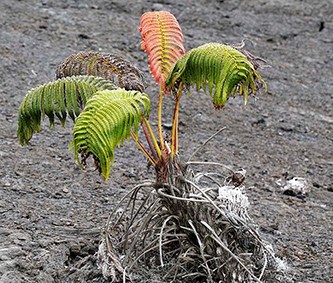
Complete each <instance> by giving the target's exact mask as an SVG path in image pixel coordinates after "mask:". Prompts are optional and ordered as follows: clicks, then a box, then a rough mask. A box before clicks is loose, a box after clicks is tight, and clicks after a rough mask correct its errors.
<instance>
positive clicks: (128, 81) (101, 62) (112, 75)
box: [56, 52, 145, 92]
mask: <svg viewBox="0 0 333 283" xmlns="http://www.w3.org/2000/svg"><path fill="white" fill-rule="evenodd" d="M78 75H89V76H96V77H102V78H104V79H108V80H110V81H112V82H113V83H115V84H117V85H118V86H119V87H121V88H124V89H126V90H138V91H141V92H142V91H144V88H145V87H144V82H143V75H142V73H141V72H140V70H139V69H138V68H136V67H135V66H134V65H133V64H131V63H130V62H128V61H126V60H125V59H123V58H120V57H118V56H114V55H112V54H109V53H99V52H78V53H76V54H72V55H70V56H69V57H67V58H66V59H65V61H64V62H63V63H62V64H60V65H59V66H58V68H57V71H56V76H57V78H63V77H68V76H78Z"/></svg>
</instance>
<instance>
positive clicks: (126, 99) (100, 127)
mask: <svg viewBox="0 0 333 283" xmlns="http://www.w3.org/2000/svg"><path fill="white" fill-rule="evenodd" d="M149 111H150V100H149V98H148V96H147V95H146V94H143V93H141V92H138V91H126V90H124V89H117V90H104V91H99V92H97V93H96V94H95V95H94V96H93V97H92V98H91V99H90V100H89V101H88V102H87V104H86V107H85V108H84V110H83V111H82V113H81V114H80V116H79V117H78V118H77V119H76V122H75V125H74V129H73V142H72V146H73V148H74V155H75V159H76V160H77V161H79V158H78V155H79V153H80V154H81V163H82V164H84V163H85V160H86V159H87V157H88V156H89V155H93V157H94V159H95V161H96V162H97V166H98V168H99V169H100V171H101V173H102V176H103V177H104V178H105V179H107V178H108V176H109V174H110V170H111V164H112V163H113V159H114V149H115V147H116V146H118V145H120V144H122V143H123V142H124V140H125V139H127V138H129V137H130V134H131V131H132V130H133V131H134V133H137V131H138V126H139V123H140V118H141V116H142V115H145V116H147V115H148V114H149Z"/></svg>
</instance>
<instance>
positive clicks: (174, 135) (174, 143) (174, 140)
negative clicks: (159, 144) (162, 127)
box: [170, 82, 183, 159]
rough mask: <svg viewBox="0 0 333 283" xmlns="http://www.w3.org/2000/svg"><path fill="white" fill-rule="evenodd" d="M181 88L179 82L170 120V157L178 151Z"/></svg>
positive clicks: (181, 84) (181, 85)
mask: <svg viewBox="0 0 333 283" xmlns="http://www.w3.org/2000/svg"><path fill="white" fill-rule="evenodd" d="M182 90H183V82H181V83H180V85H179V88H178V91H177V94H176V102H175V109H174V112H173V120H172V128H171V141H170V143H171V146H170V148H171V159H173V158H174V156H175V155H176V154H177V153H178V117H179V103H180V96H181V94H182Z"/></svg>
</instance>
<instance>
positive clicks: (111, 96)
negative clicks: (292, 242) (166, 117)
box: [17, 11, 270, 282]
mask: <svg viewBox="0 0 333 283" xmlns="http://www.w3.org/2000/svg"><path fill="white" fill-rule="evenodd" d="M139 32H141V35H142V48H143V49H144V50H145V51H146V52H147V54H148V58H149V65H150V71H151V74H152V75H153V77H154V78H155V80H156V83H157V84H158V85H159V95H158V109H157V117H158V121H157V135H155V133H154V131H153V128H152V127H151V124H150V121H149V114H150V98H149V95H147V94H145V93H144V85H145V83H144V81H143V76H142V73H141V72H140V71H139V70H138V69H137V68H136V67H135V66H134V65H133V64H131V63H130V62H128V61H126V60H124V59H122V58H120V57H117V56H114V55H112V54H105V53H98V52H79V53H76V54H73V55H71V56H69V57H68V58H67V59H65V61H64V62H63V63H62V64H60V65H59V67H58V68H57V71H56V77H57V80H55V81H53V82H50V83H47V84H45V85H42V86H39V87H37V88H35V89H32V90H30V91H29V92H28V94H27V95H26V96H25V98H24V99H23V102H22V103H21V106H20V108H19V113H18V116H19V118H18V130H17V135H18V137H19V140H20V143H21V144H22V145H24V144H28V143H29V141H30V139H31V138H32V136H33V134H35V133H38V132H40V131H41V120H42V119H43V118H44V117H45V115H46V116H47V117H48V119H49V122H50V126H53V125H54V124H55V119H56V118H58V119H59V121H60V122H61V124H62V125H63V126H64V125H65V121H66V118H67V117H68V116H69V117H70V118H71V119H72V120H73V121H74V128H73V140H72V143H71V147H72V148H73V150H74V157H75V159H76V160H77V161H78V162H79V163H80V164H81V165H82V166H83V167H84V166H85V164H86V160H87V158H88V157H89V156H92V157H93V158H94V160H95V164H96V166H97V168H98V169H99V171H100V172H101V174H102V176H103V177H104V178H105V179H108V177H109V175H110V171H111V167H112V163H113V160H114V155H115V154H114V151H115V149H116V148H117V146H119V145H122V144H123V142H124V141H125V140H126V139H129V138H132V139H133V140H134V141H135V143H136V145H137V146H138V148H139V149H140V150H141V151H142V153H143V154H144V156H145V157H146V158H147V159H148V162H149V163H150V165H152V166H153V167H154V168H155V170H156V180H155V181H154V182H148V183H144V184H141V185H138V186H137V187H135V188H134V189H133V191H132V192H131V193H129V195H130V196H131V197H130V200H129V202H128V204H126V205H125V209H124V213H123V214H121V215H120V216H119V217H118V218H116V220H115V221H114V222H113V224H112V223H111V222H112V221H111V220H110V221H109V223H108V226H107V227H108V228H107V229H106V232H105V235H104V236H103V240H102V243H101V247H100V252H99V253H100V258H101V259H102V262H104V264H103V263H102V264H101V266H102V270H103V275H104V276H105V277H112V279H113V280H116V279H117V275H116V274H117V271H118V272H122V273H125V270H126V269H131V268H132V267H133V266H134V265H135V263H137V262H140V260H141V259H142V257H143V255H145V256H146V255H148V254H150V255H151V256H153V257H155V256H157V257H158V258H159V261H160V263H161V265H162V266H163V265H164V261H165V260H168V261H169V262H176V263H177V264H176V266H178V269H177V270H174V271H175V272H174V273H173V274H176V275H172V276H176V277H177V274H178V273H180V274H181V273H182V272H179V270H185V271H186V272H188V273H189V277H200V278H202V277H203V275H204V274H206V275H205V276H206V277H205V276H204V277H205V280H206V279H207V280H208V281H209V282H217V281H219V280H222V281H223V282H231V281H232V280H234V279H233V278H234V277H235V273H234V272H236V271H237V272H238V274H239V277H242V278H243V279H244V281H242V282H253V281H251V280H254V281H260V280H261V279H262V278H263V276H264V273H265V269H266V267H267V264H264V265H260V264H261V263H262V262H265V261H267V257H268V254H270V251H268V249H266V247H265V245H264V244H263V241H261V239H260V237H259V235H257V232H256V230H255V229H254V228H252V226H251V225H250V224H249V223H248V222H249V221H250V220H249V218H248V216H247V212H246V208H244V203H246V201H247V200H246V199H245V197H244V196H242V194H241V193H239V194H240V196H241V200H240V199H239V198H240V196H239V195H238V197H235V199H233V201H234V202H231V200H230V195H229V193H221V192H222V191H223V190H222V189H223V188H224V186H223V185H221V184H220V183H219V182H217V181H214V180H215V179H213V178H211V177H207V176H208V175H207V176H206V175H204V174H201V175H200V174H199V175H195V176H194V175H193V172H192V171H191V169H190V168H189V167H190V165H191V162H187V163H184V162H182V160H181V158H180V157H179V156H178V119H179V118H178V117H179V114H178V113H179V104H180V97H181V95H182V93H183V92H184V91H186V90H189V89H190V88H191V87H192V86H195V87H196V89H197V90H199V89H203V90H204V91H208V93H209V95H210V96H211V97H212V102H213V105H214V107H215V108H217V109H220V108H222V109H223V108H224V107H225V105H226V104H227V101H228V99H229V97H230V96H236V95H237V94H238V95H244V100H245V103H246V102H247V100H248V96H249V95H250V94H253V95H255V94H256V93H257V91H258V89H260V88H261V87H262V86H265V87H266V84H265V82H264V81H263V79H262V77H261V76H260V75H259V73H258V71H257V69H258V67H259V63H258V60H257V58H256V57H254V56H253V55H251V54H250V53H249V52H247V51H245V50H244V49H243V48H242V47H241V46H238V47H236V46H230V45H226V44H222V43H208V44H204V45H202V46H199V47H197V48H194V49H192V50H190V51H188V52H187V53H186V52H185V48H184V45H183V34H182V30H181V28H180V26H179V23H178V22H177V20H176V18H175V17H174V16H173V15H172V14H171V13H169V12H166V11H157V12H147V13H145V14H143V15H142V16H141V19H140V26H139ZM170 93H171V95H173V96H174V97H175V99H174V101H175V104H174V112H173V120H172V128H171V135H170V139H169V140H166V138H165V137H164V135H163V131H162V110H163V99H164V98H165V97H166V96H167V95H170ZM139 127H141V128H142V133H143V135H144V139H145V140H146V143H143V142H142V138H141V137H139ZM216 164H217V163H215V165H216ZM192 165H193V163H192ZM229 171H231V176H228V177H226V178H225V179H224V182H223V183H222V184H225V183H227V184H229V185H232V184H234V188H236V187H238V186H239V185H240V184H241V183H242V181H243V179H244V174H243V173H241V174H240V173H239V172H238V173H237V172H233V171H232V170H229ZM237 174H238V175H237ZM239 174H240V176H241V177H239ZM193 176H194V177H193ZM206 177H207V178H208V180H210V181H212V180H213V185H212V186H213V187H211V188H210V189H209V190H206V189H203V188H202V185H200V180H201V179H203V178H206ZM147 187H149V188H152V190H148V193H147V197H146V198H145V200H144V201H143V202H141V204H140V205H139V206H138V207H139V208H138V209H136V207H137V206H136V204H138V202H139V201H138V200H137V197H136V196H137V193H138V190H140V189H145V188H147ZM226 195H228V197H226ZM236 195H237V194H236ZM236 198H237V199H236ZM244 199H245V200H244ZM121 204H124V201H121V202H120V203H119V205H121ZM129 208H131V210H130V212H129V215H130V216H129V219H130V221H126V225H121V227H122V228H121V229H120V228H119V227H118V228H117V229H116V228H115V227H116V226H117V225H118V224H119V223H120V222H122V220H123V219H124V214H125V213H126V212H127V211H128V210H129ZM226 209H227V212H226V211H225V210H226ZM228 209H229V210H228ZM115 211H116V210H115ZM141 214H145V218H144V219H143V220H142V219H141V218H138V216H140V215H141ZM110 219H112V217H110ZM119 230H121V231H122V233H121V234H119V235H112V231H119ZM207 235H209V236H207ZM231 235H233V236H231ZM222 239H223V240H222ZM238 240H239V241H238ZM111 242H112V243H111ZM110 243H111V244H110ZM228 245H229V246H228ZM114 246H116V247H117V248H115V247H114ZM251 249H252V250H251ZM155 250H157V251H158V252H154V251H155ZM223 251H224V252H225V256H222V254H223ZM120 254H123V255H125V256H120ZM157 254H158V255H157ZM164 254H165V259H163V255H164ZM247 254H252V259H254V258H255V259H256V260H257V261H256V262H255V263H253V260H252V262H251V260H250V259H249V258H245V256H244V255H247ZM120 258H122V260H121V259H120ZM133 258H134V260H133ZM175 258H176V259H175ZM130 259H132V261H131V260H130ZM194 267H197V269H198V270H195V271H194V269H193V268H194ZM167 274H170V272H169V273H167ZM183 275H184V274H183ZM183 275H182V276H183ZM125 277H126V276H125ZM247 280H248V281H247Z"/></svg>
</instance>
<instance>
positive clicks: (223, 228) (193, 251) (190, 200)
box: [98, 169, 279, 283]
mask: <svg viewBox="0 0 333 283" xmlns="http://www.w3.org/2000/svg"><path fill="white" fill-rule="evenodd" d="M237 174H238V176H237ZM242 176H243V177H244V176H245V174H244V172H243V171H239V172H234V173H233V174H232V175H230V176H227V177H224V176H222V175H221V174H217V173H206V174H203V173H198V174H194V173H193V172H192V171H191V170H189V169H187V170H186V173H185V174H178V175H176V176H175V177H174V178H173V179H169V181H168V183H166V184H155V183H154V182H147V183H144V184H141V185H138V186H136V187H135V188H134V189H133V190H132V191H131V192H130V193H129V194H128V195H127V196H126V197H125V198H124V199H123V200H122V201H121V202H120V203H119V205H118V206H117V207H116V209H115V210H114V211H113V213H112V214H111V215H110V217H109V221H108V225H107V227H106V229H105V232H104V237H103V240H102V243H101V246H100V250H99V253H98V254H99V258H100V267H101V268H102V272H103V275H104V276H105V277H108V278H110V279H111V280H112V282H118V281H120V280H121V279H120V278H121V277H122V281H123V282H126V279H127V278H129V274H130V273H132V272H133V273H135V270H137V268H138V266H140V265H141V266H143V265H144V266H146V267H147V268H149V269H156V268H157V266H160V269H161V270H162V273H163V280H165V281H166V282H171V281H175V280H180V281H181V282H186V281H187V280H188V281H190V280H191V281H192V282H193V280H196V281H195V282H233V283H237V282H239V283H240V282H262V281H263V280H266V279H267V278H269V277H272V276H273V277H274V274H275V273H276V271H277V269H278V262H279V260H278V259H277V258H276V257H275V256H274V253H273V250H272V248H271V246H270V245H269V244H268V243H266V242H265V241H264V240H263V239H261V237H260V235H259V234H258V232H257V227H256V225H255V224H254V223H253V221H252V220H251V218H250V217H249V215H248V212H247V209H248V205H249V202H248V199H247V196H246V195H245V193H244V192H243V187H241V183H242V178H239V177H242ZM239 180H241V181H239ZM243 180H244V178H243Z"/></svg>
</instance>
